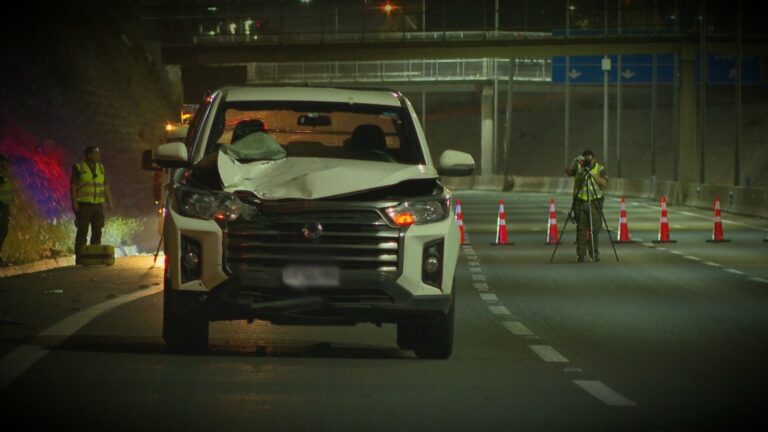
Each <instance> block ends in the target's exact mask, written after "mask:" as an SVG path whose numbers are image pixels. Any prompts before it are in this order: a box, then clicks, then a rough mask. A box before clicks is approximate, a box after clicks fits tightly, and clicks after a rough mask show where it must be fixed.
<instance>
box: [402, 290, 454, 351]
mask: <svg viewBox="0 0 768 432" xmlns="http://www.w3.org/2000/svg"><path fill="white" fill-rule="evenodd" d="M454 291H455V290H454ZM451 297H452V300H451V307H450V309H448V313H447V314H445V316H441V317H439V318H436V319H432V320H430V321H426V322H424V323H422V324H421V326H420V327H419V328H418V330H417V332H416V337H415V338H414V341H413V342H414V344H413V348H414V352H415V353H416V356H417V357H418V358H423V359H447V358H448V357H450V356H451V353H453V317H454V314H455V309H456V293H455V292H454V293H453V295H452V296H451Z"/></svg>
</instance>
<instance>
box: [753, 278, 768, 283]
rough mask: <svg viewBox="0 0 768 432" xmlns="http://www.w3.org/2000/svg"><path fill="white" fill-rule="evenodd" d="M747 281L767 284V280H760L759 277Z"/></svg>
mask: <svg viewBox="0 0 768 432" xmlns="http://www.w3.org/2000/svg"><path fill="white" fill-rule="evenodd" d="M749 280H751V281H752V282H760V283H768V280H765V279H760V278H759V277H752V278H749Z"/></svg>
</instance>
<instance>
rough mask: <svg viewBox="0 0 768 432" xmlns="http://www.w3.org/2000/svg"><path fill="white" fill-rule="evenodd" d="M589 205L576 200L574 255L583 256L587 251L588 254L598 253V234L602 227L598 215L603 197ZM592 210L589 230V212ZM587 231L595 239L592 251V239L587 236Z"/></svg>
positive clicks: (600, 218)
mask: <svg viewBox="0 0 768 432" xmlns="http://www.w3.org/2000/svg"><path fill="white" fill-rule="evenodd" d="M591 204H592V205H591V206H590V205H589V204H588V203H587V202H586V201H582V200H579V199H577V200H576V208H575V210H576V255H578V256H580V257H583V256H584V255H586V254H587V252H589V256H597V255H599V253H600V242H599V241H598V239H599V234H600V231H601V230H602V227H603V219H602V217H601V216H600V214H601V211H602V209H603V198H599V199H596V200H592V201H591ZM590 207H591V210H592V231H590V230H589V213H590ZM587 231H590V233H589V235H590V236H592V238H593V239H594V241H595V250H594V253H593V251H592V240H590V239H588V238H587Z"/></svg>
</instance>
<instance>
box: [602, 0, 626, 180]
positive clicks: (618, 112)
mask: <svg viewBox="0 0 768 432" xmlns="http://www.w3.org/2000/svg"><path fill="white" fill-rule="evenodd" d="M621 2H622V0H616V4H617V5H618V6H617V8H616V23H617V24H616V27H617V32H618V34H619V35H621ZM621 60H622V55H621V54H618V55H617V60H616V63H617V64H616V175H617V176H618V177H621V79H622V78H623V75H622V73H623V72H622V70H621V68H622V65H621ZM607 157H608V156H607V155H606V156H605V158H606V160H607Z"/></svg>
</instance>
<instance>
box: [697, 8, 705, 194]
mask: <svg viewBox="0 0 768 432" xmlns="http://www.w3.org/2000/svg"><path fill="white" fill-rule="evenodd" d="M706 13H707V0H701V10H700V15H699V125H698V126H699V127H698V129H699V130H698V133H697V134H696V138H698V143H699V183H706V182H707V177H706V171H705V169H706V151H705V150H706V140H705V139H704V132H705V131H706V121H707V79H708V76H707V25H706V20H707V15H706Z"/></svg>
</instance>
